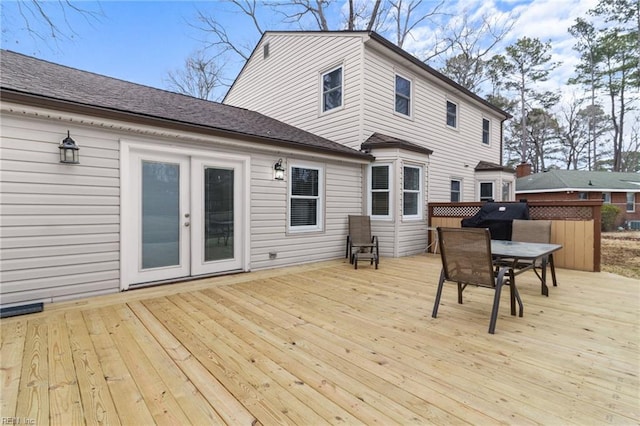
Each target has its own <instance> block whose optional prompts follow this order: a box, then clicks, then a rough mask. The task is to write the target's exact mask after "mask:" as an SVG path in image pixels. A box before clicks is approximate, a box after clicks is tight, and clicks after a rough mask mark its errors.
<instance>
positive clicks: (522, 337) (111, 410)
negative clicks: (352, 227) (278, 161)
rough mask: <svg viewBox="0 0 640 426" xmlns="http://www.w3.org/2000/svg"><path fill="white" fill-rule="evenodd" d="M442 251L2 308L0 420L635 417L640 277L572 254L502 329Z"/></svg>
mask: <svg viewBox="0 0 640 426" xmlns="http://www.w3.org/2000/svg"><path fill="white" fill-rule="evenodd" d="M439 265H440V261H439V258H438V257H436V256H433V255H422V256H416V257H410V258H402V259H382V261H381V262H380V269H378V270H377V271H376V270H374V269H373V268H371V267H369V265H368V264H364V263H362V264H361V265H359V269H358V270H357V271H356V270H354V269H353V268H352V267H350V266H349V265H348V264H346V263H344V262H342V261H332V262H324V263H318V264H312V265H305V266H299V267H292V268H283V269H278V270H270V271H260V272H253V273H249V274H240V275H234V276H227V277H217V278H213V279H206V280H199V281H192V282H188V283H183V284H173V285H166V286H163V287H155V288H148V289H141V290H134V291H129V292H126V293H121V294H117V295H110V296H105V297H98V298H93V299H90V300H82V301H79V302H73V303H59V304H56V305H50V306H47V307H46V309H45V311H44V312H42V313H39V314H32V315H26V316H21V317H14V318H7V319H4V320H2V321H1V330H2V347H1V353H0V355H1V364H2V365H1V366H2V368H1V380H2V381H1V387H0V391H1V396H2V398H1V402H2V407H1V408H2V412H1V413H0V415H1V417H2V422H3V424H7V423H8V422H11V421H13V422H20V423H21V424H36V425H46V424H64V425H71V424H83V423H86V424H126V425H129V424H131V425H133V424H135V425H148V424H167V425H180V424H194V425H208V424H232V425H236V424H239V425H242V424H245V425H249V424H265V425H267V424H287V423H288V424H297V425H317V424H340V423H342V424H384V425H390V424H403V425H404V424H429V423H433V424H461V423H472V424H494V423H507V424H518V425H522V424H548V425H551V424H554V425H555V424H579V425H590V424H593V425H601V424H619V425H620V424H638V422H639V420H640V407H639V404H640V403H639V401H640V383H639V375H640V371H639V370H640V350H639V348H638V343H639V336H640V330H639V326H640V314H639V306H640V282H638V281H637V280H631V279H625V278H621V277H617V276H614V275H610V274H607V273H589V272H576V271H569V270H559V271H558V280H559V286H558V287H556V288H553V287H552V288H550V297H548V298H546V297H544V296H542V295H541V294H540V286H539V284H538V283H536V281H535V280H536V278H535V276H534V275H533V274H532V273H529V272H528V273H526V274H523V275H521V276H518V287H519V289H520V292H521V295H522V298H523V301H524V304H525V315H524V318H517V317H511V316H510V315H509V303H508V291H505V292H503V300H502V305H501V309H500V311H501V312H500V315H499V318H498V324H497V329H496V334H495V335H490V334H488V333H487V328H488V323H489V314H490V309H491V297H492V293H491V292H490V291H488V290H486V289H476V288H473V289H471V288H470V289H468V290H467V291H465V295H466V296H465V304H464V305H458V304H457V303H456V291H455V286H453V285H449V286H446V287H445V292H444V294H443V303H442V305H441V306H440V311H439V316H438V318H437V319H432V318H431V309H432V306H433V298H434V295H435V291H436V283H437V278H438V274H439Z"/></svg>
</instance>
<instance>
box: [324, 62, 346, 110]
mask: <svg viewBox="0 0 640 426" xmlns="http://www.w3.org/2000/svg"><path fill="white" fill-rule="evenodd" d="M340 106H342V67H338V68H336V69H334V70H331V71H329V72H327V73H324V74H322V111H323V112H324V111H329V110H332V109H335V108H338V107H340Z"/></svg>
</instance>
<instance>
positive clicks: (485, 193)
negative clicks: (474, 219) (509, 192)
mask: <svg viewBox="0 0 640 426" xmlns="http://www.w3.org/2000/svg"><path fill="white" fill-rule="evenodd" d="M493 199H494V197H493V182H480V201H491V200H493Z"/></svg>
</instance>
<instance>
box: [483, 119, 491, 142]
mask: <svg viewBox="0 0 640 426" xmlns="http://www.w3.org/2000/svg"><path fill="white" fill-rule="evenodd" d="M485 122H486V123H487V124H488V125H489V127H488V128H487V132H486V133H485V131H484V123H485ZM484 135H487V141H486V142H485V141H484ZM481 141H482V145H484V146H489V145H491V120H490V119H488V118H487V117H482V139H481Z"/></svg>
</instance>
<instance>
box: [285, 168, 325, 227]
mask: <svg viewBox="0 0 640 426" xmlns="http://www.w3.org/2000/svg"><path fill="white" fill-rule="evenodd" d="M289 175H290V176H291V178H290V187H289V230H290V231H293V232H297V231H319V230H321V229H322V222H323V221H322V212H323V184H322V182H323V169H322V168H321V167H317V166H306V165H305V166H303V165H291V168H290V170H289Z"/></svg>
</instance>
